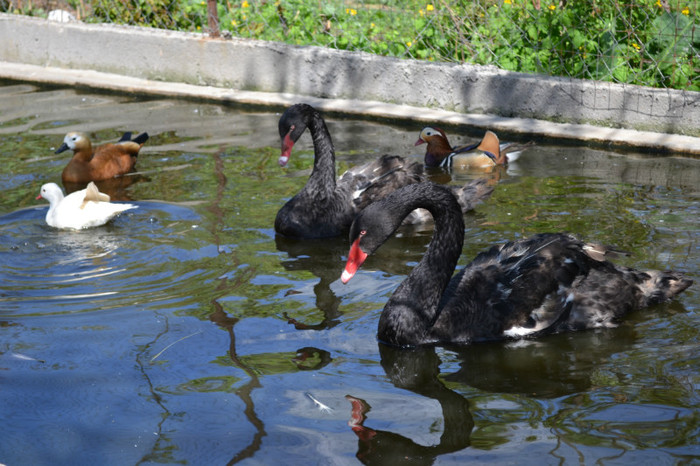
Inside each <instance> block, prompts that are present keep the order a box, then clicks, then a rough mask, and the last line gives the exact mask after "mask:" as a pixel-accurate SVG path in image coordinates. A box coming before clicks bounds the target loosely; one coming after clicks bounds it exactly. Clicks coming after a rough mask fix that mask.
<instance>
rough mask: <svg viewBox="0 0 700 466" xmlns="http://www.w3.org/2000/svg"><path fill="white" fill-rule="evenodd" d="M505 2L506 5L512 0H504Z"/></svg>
mask: <svg viewBox="0 0 700 466" xmlns="http://www.w3.org/2000/svg"><path fill="white" fill-rule="evenodd" d="M503 3H505V4H506V5H510V4H511V1H510V0H503Z"/></svg>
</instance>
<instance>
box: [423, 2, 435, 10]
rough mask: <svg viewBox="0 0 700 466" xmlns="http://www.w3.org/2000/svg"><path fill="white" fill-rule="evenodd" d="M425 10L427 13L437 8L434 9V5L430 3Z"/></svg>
mask: <svg viewBox="0 0 700 466" xmlns="http://www.w3.org/2000/svg"><path fill="white" fill-rule="evenodd" d="M425 9H426V11H433V10H434V9H435V8H434V7H433V5H432V4H430V3H428V4H427V5H426V6H425Z"/></svg>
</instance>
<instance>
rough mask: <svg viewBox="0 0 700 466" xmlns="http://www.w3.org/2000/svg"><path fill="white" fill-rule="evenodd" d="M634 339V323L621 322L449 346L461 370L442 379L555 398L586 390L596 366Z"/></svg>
mask: <svg viewBox="0 0 700 466" xmlns="http://www.w3.org/2000/svg"><path fill="white" fill-rule="evenodd" d="M636 341H637V335H636V333H635V331H634V328H633V326H632V325H628V324H623V325H622V326H621V327H619V328H616V329H606V330H596V331H585V332H577V333H567V334H559V335H550V336H548V337H546V338H541V339H539V340H521V341H517V342H501V343H498V342H494V343H483V344H478V345H471V346H469V347H464V348H450V350H451V351H454V358H455V361H456V362H457V363H458V364H459V370H457V371H456V372H453V373H450V374H448V375H445V376H444V380H445V381H448V382H456V383H459V384H462V385H468V386H471V387H474V388H478V389H480V390H484V391H487V392H491V393H516V394H523V395H529V396H533V397H537V398H556V397H560V396H564V395H570V394H572V393H577V392H585V391H587V390H588V389H589V388H591V386H593V385H594V384H595V383H596V377H597V376H599V375H597V372H596V371H597V368H598V367H600V366H605V364H606V362H607V361H609V360H610V358H611V357H612V356H613V355H615V354H616V353H618V352H623V351H625V350H628V349H629V348H631V347H633V345H634V344H635V342H636ZM611 377H613V378H617V377H622V375H620V374H612V375H611Z"/></svg>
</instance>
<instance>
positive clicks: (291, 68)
mask: <svg viewBox="0 0 700 466" xmlns="http://www.w3.org/2000/svg"><path fill="white" fill-rule="evenodd" d="M0 43H2V44H3V46H2V47H1V48H0V77H2V78H8V79H16V80H28V81H35V82H42V83H55V84H64V85H79V86H88V87H94V88H99V89H109V90H116V91H124V92H139V93H146V94H157V95H168V96H175V97H188V98H198V99H208V100H218V101H224V102H226V101H228V102H240V103H246V104H258V105H288V104H290V103H293V102H298V101H306V102H308V103H310V104H312V105H315V106H318V107H320V108H322V109H324V110H326V111H330V110H332V111H337V112H342V113H350V114H358V115H368V116H373V117H380V118H382V117H383V118H399V119H408V120H416V121H423V122H426V123H436V122H443V123H449V124H455V125H471V126H475V127H480V128H490V129H494V130H496V131H499V130H500V131H507V132H511V133H527V134H538V135H542V136H544V137H550V138H556V139H560V140H571V141H574V140H579V141H593V142H597V143H599V144H605V145H612V146H626V147H632V148H638V149H646V150H658V151H663V152H672V153H685V154H700V138H699V137H697V136H700V93H697V92H683V91H675V90H667V89H651V88H644V87H639V86H622V85H616V84H612V83H601V82H596V81H582V80H574V79H561V78H551V77H546V76H533V75H525V74H521V73H510V72H505V71H502V70H498V69H496V68H493V67H480V66H471V65H459V64H446V63H429V62H421V61H416V60H398V59H393V58H384V57H377V56H374V55H371V54H367V53H357V52H344V51H337V50H330V49H324V48H319V47H296V46H288V45H285V44H280V43H274V42H263V41H254V40H243V39H233V40H219V39H208V38H205V37H204V36H201V35H198V34H192V33H182V32H172V31H162V30H156V29H147V28H137V27H127V26H114V25H91V24H82V23H67V24H64V23H55V22H49V21H47V20H42V19H37V18H31V17H24V16H16V15H7V14H0ZM512 117H516V118H512ZM523 117H525V118H523ZM673 133H675V134H673Z"/></svg>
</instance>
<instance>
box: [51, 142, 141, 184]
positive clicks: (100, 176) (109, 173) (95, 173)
mask: <svg viewBox="0 0 700 466" xmlns="http://www.w3.org/2000/svg"><path fill="white" fill-rule="evenodd" d="M147 140H148V133H141V134H139V135H138V136H136V137H135V138H134V139H131V133H129V132H127V133H124V135H123V136H122V137H121V139H120V140H119V141H117V143H116V144H103V145H101V146H97V147H95V148H93V147H92V143H91V142H90V138H88V137H87V135H85V134H84V133H79V132H70V133H68V134H66V137H65V138H64V139H63V144H61V146H60V147H59V148H58V149H56V153H57V154H60V153H61V152H64V151H66V150H68V149H71V150H73V158H72V159H71V160H70V162H68V165H66V168H64V169H63V174H62V175H61V179H62V181H63V184H64V185H65V184H67V183H87V182H89V181H99V180H106V179H109V178H114V177H115V176H119V175H123V174H125V173H129V172H130V171H132V170H133V169H134V166H135V165H136V157H137V156H138V154H139V151H140V150H141V147H143V144H144V143H145V142H146V141H147Z"/></svg>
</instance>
